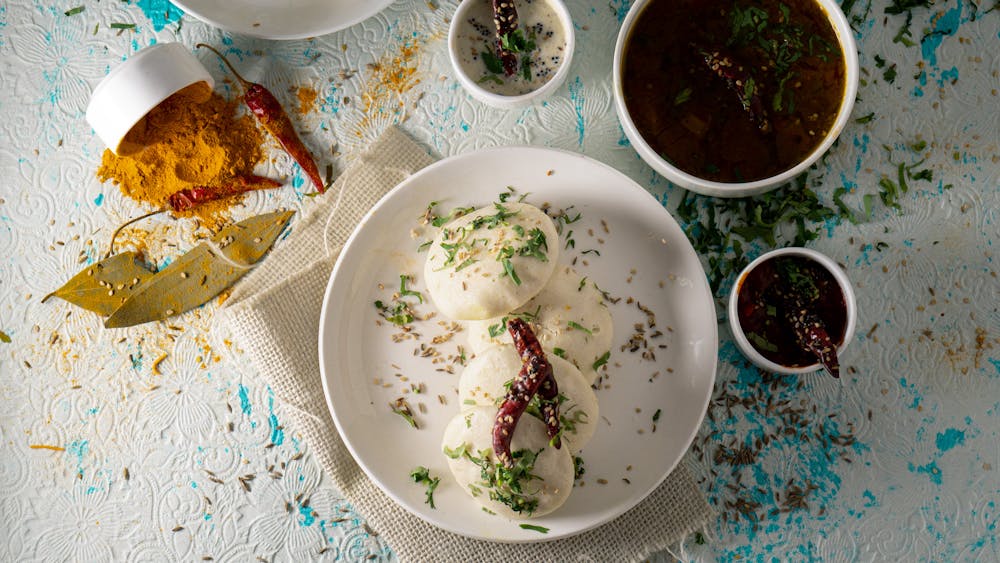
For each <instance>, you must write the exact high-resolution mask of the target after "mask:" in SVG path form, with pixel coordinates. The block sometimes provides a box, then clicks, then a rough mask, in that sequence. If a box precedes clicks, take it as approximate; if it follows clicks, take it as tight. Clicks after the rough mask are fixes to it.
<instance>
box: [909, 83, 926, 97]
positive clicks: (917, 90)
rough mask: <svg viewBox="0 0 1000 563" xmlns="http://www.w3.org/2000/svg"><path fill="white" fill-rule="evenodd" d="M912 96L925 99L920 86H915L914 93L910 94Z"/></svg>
mask: <svg viewBox="0 0 1000 563" xmlns="http://www.w3.org/2000/svg"><path fill="white" fill-rule="evenodd" d="M910 95H911V96H913V97H914V98H923V97H924V91H923V90H922V89H921V88H920V86H914V87H913V91H912V92H910Z"/></svg>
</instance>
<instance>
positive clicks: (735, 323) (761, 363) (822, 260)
mask: <svg viewBox="0 0 1000 563" xmlns="http://www.w3.org/2000/svg"><path fill="white" fill-rule="evenodd" d="M779 256H798V257H803V258H808V259H809V260H812V261H813V262H816V263H817V264H819V265H820V266H823V268H825V269H826V270H827V271H828V272H830V274H832V275H833V279H835V280H837V285H838V286H840V291H841V293H843V294H844V305H845V306H846V307H847V326H846V327H845V330H844V341H843V342H841V343H840V346H838V347H837V356H838V357H843V355H844V351H845V350H847V345H848V344H849V343H850V342H851V339H852V337H853V336H854V328H855V326H856V325H857V321H858V304H857V301H856V300H855V298H854V289H852V288H851V280H850V279H848V278H847V274H845V273H844V271H843V270H842V269H841V268H840V266H838V265H837V263H836V262H834V261H833V260H831V259H830V258H829V257H827V256H826V255H825V254H821V253H819V252H816V251H815V250H811V249H808V248H801V247H788V248H779V249H777V250H772V251H770V252H765V253H764V254H762V255H761V256H759V257H758V258H757V259H756V260H754V261H753V262H750V264H749V265H748V266H747V267H746V268H744V269H743V271H742V272H740V275H739V276H737V278H736V283H734V284H733V290H732V292H731V293H730V294H729V309H728V312H729V328H730V329H731V330H732V333H733V340H735V341H736V346H737V347H739V349H740V352H743V355H744V356H746V358H747V359H748V360H750V361H751V362H753V364H754V365H756V366H757V367H759V368H761V369H764V370H767V371H769V372H772V373H782V374H798V373H812V372H814V371H816V370H820V369H823V366H822V365H820V363H819V362H816V363H815V364H812V365H808V366H803V367H788V366H783V365H781V364H777V363H775V362H772V361H771V360H769V359H767V358H765V357H764V356H763V354H761V353H760V352H758V351H757V349H756V348H754V347H753V344H751V343H750V340H749V339H747V335H746V334H745V333H744V332H743V327H742V326H740V316H739V312H738V311H737V300H738V298H739V292H740V290H741V289H742V288H743V282H744V281H745V280H746V278H747V275H748V274H749V273H750V272H751V271H752V270H753V269H754V268H756V267H757V266H758V265H760V264H761V263H762V262H764V261H766V260H770V259H772V258H777V257H779ZM830 338H831V339H835V338H836V337H835V336H834V335H830Z"/></svg>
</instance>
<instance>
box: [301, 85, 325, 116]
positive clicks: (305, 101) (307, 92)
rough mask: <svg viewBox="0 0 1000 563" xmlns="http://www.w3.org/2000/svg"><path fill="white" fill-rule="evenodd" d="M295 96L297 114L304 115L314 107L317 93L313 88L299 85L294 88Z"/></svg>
mask: <svg viewBox="0 0 1000 563" xmlns="http://www.w3.org/2000/svg"><path fill="white" fill-rule="evenodd" d="M295 97H296V98H298V100H299V108H298V112H299V115H305V114H307V113H311V112H312V111H314V110H315V109H316V99H317V98H318V97H319V93H318V92H316V89H315V88H311V87H309V86H299V87H298V88H297V89H296V90H295Z"/></svg>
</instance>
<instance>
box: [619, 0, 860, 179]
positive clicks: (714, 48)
mask: <svg viewBox="0 0 1000 563" xmlns="http://www.w3.org/2000/svg"><path fill="white" fill-rule="evenodd" d="M622 66H623V70H622V73H623V74H622V86H623V93H624V100H625V106H626V108H627V109H628V112H629V115H630V116H631V118H632V121H633V122H634V123H635V126H636V128H637V129H638V130H639V134H640V135H641V136H642V138H643V139H644V140H645V141H646V142H647V143H648V144H649V145H650V146H651V147H652V149H653V150H654V151H656V152H657V153H658V154H659V155H660V156H661V157H663V158H664V159H666V160H667V161H669V162H671V163H672V164H673V165H674V166H676V167H678V168H680V169H681V170H683V171H685V172H687V173H688V174H692V175H694V176H697V177H699V178H704V179H707V180H713V181H717V182H752V181H754V180H760V179H763V178H768V177H771V176H774V175H776V174H779V173H781V172H783V171H785V170H788V169H789V168H792V167H794V166H795V165H796V164H798V163H799V162H801V161H802V160H803V159H805V158H806V157H807V156H808V155H809V154H810V153H811V152H812V151H813V150H815V149H816V147H817V146H819V145H820V143H822V141H823V138H824V137H825V136H826V134H827V132H828V131H829V130H830V128H831V127H832V126H833V123H834V121H835V119H836V116H837V113H838V112H839V111H840V105H841V102H842V98H843V96H844V92H845V86H846V78H845V76H846V65H845V61H844V55H843V53H842V52H841V51H840V47H839V44H838V42H837V36H836V33H835V31H834V29H833V26H832V24H831V23H830V22H829V20H828V19H827V17H826V14H825V13H824V12H823V10H822V8H821V7H820V6H819V4H817V3H816V2H815V0H783V1H780V2H779V1H773V0H766V1H764V0H737V1H735V2H707V1H705V0H652V1H651V2H649V4H647V5H646V7H645V8H643V10H642V12H641V13H640V14H639V16H638V17H637V19H636V22H635V24H634V25H633V27H632V30H631V33H630V34H629V35H628V37H627V38H626V41H625V52H624V56H623V65H622Z"/></svg>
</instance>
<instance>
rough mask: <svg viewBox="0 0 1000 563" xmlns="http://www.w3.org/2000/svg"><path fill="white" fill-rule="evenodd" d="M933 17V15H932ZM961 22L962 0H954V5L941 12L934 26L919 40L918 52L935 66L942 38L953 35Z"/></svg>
mask: <svg viewBox="0 0 1000 563" xmlns="http://www.w3.org/2000/svg"><path fill="white" fill-rule="evenodd" d="M932 19H933V16H932ZM961 24H962V0H955V7H954V8H952V9H950V10H948V11H946V12H944V13H943V14H941V16H940V17H938V18H937V20H936V21H934V28H933V29H931V31H930V33H928V34H926V35H924V37H923V39H921V40H920V54H921V56H923V58H924V60H925V61H927V62H928V63H930V65H931V66H937V49H938V47H940V46H941V43H942V42H943V41H944V38H945V37H946V36H948V35H954V34H955V32H956V31H958V26H959V25H961Z"/></svg>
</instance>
